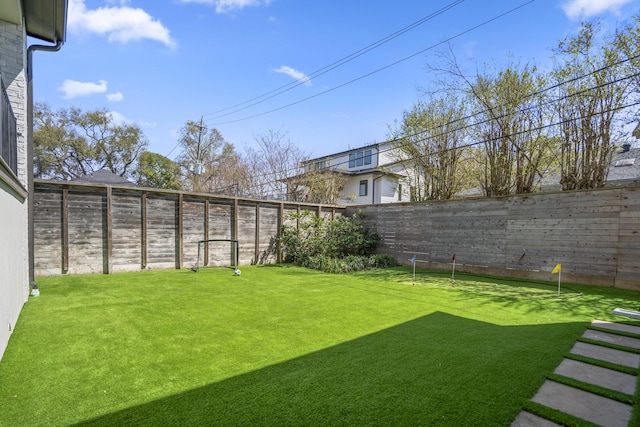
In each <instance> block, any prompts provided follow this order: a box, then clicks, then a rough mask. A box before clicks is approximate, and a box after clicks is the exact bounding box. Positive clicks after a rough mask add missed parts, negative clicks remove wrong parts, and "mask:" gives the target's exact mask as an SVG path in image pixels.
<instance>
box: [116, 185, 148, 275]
mask: <svg viewBox="0 0 640 427" xmlns="http://www.w3.org/2000/svg"><path fill="white" fill-rule="evenodd" d="M111 209H112V214H111V215H112V227H113V230H112V238H113V243H112V259H111V261H112V269H113V272H120V271H137V270H140V268H141V266H142V256H141V254H142V227H141V221H142V197H141V194H140V193H139V192H125V191H117V192H116V191H114V192H113V195H112V202H111Z"/></svg>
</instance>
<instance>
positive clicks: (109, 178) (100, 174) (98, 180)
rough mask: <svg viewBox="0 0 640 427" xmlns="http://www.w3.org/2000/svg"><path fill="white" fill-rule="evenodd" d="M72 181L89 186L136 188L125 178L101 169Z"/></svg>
mask: <svg viewBox="0 0 640 427" xmlns="http://www.w3.org/2000/svg"><path fill="white" fill-rule="evenodd" d="M71 181H73V182H80V183H87V184H106V185H117V186H127V187H135V186H136V185H135V184H134V183H133V182H131V181H127V180H126V179H124V178H123V177H121V176H118V175H116V174H115V173H113V172H111V171H109V170H107V169H100V170H97V171H95V172H92V173H90V174H88V175H85V176H80V177H78V178H74V179H72V180H71Z"/></svg>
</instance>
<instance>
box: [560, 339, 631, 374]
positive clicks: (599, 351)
mask: <svg viewBox="0 0 640 427" xmlns="http://www.w3.org/2000/svg"><path fill="white" fill-rule="evenodd" d="M570 353H572V354H577V355H580V356H585V357H590V358H592V359H598V360H602V361H605V362H610V363H615V364H616V365H622V366H627V367H629V368H636V369H637V368H638V367H640V354H635V353H629V352H628V351H622V350H616V349H613V348H608V347H602V346H600V345H595V344H588V343H586V342H577V343H575V344H574V346H573V348H572V349H571V351H570Z"/></svg>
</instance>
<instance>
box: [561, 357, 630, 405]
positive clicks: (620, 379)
mask: <svg viewBox="0 0 640 427" xmlns="http://www.w3.org/2000/svg"><path fill="white" fill-rule="evenodd" d="M553 373H555V374H558V375H562V376H564V377H568V378H573V379H575V380H578V381H582V382H585V383H589V384H594V385H597V386H600V387H604V388H607V389H609V390H615V391H619V392H621V393H626V394H630V395H632V396H633V395H635V393H636V383H637V381H638V377H636V376H635V375H629V374H625V373H623V372H618V371H613V370H611V369H606V368H601V367H600V366H595V365H591V364H589V363H584V362H578V361H577V360H571V359H564V360H563V361H562V363H560V365H558V367H557V368H556V370H555V371H553Z"/></svg>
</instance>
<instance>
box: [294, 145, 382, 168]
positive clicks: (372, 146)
mask: <svg viewBox="0 0 640 427" xmlns="http://www.w3.org/2000/svg"><path fill="white" fill-rule="evenodd" d="M389 142H390V141H385V142H377V143H375V144H369V145H364V146H362V147H358V148H350V149H348V150H345V151H340V152H338V153H331V154H327V155H326V156H320V157H316V158H313V159H309V160H305V161H304V162H302V163H303V164H308V163H313V162H317V161H319V160H323V159H331V158H334V157H340V156H344V155H345V154H348V153H354V152H356V151H362V150H371V149H372V148H379V147H382V146H384V145H387V144H389Z"/></svg>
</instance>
